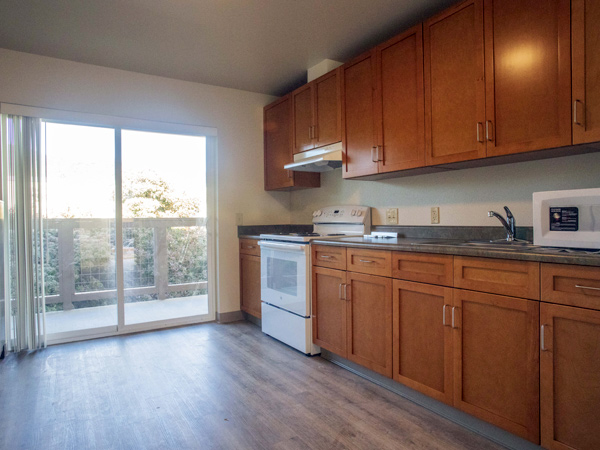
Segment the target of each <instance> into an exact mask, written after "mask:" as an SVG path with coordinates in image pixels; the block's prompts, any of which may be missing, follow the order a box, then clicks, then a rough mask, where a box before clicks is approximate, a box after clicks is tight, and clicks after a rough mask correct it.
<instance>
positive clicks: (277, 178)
mask: <svg viewBox="0 0 600 450" xmlns="http://www.w3.org/2000/svg"><path fill="white" fill-rule="evenodd" d="M264 145H265V148H264V159H265V160H264V163H265V171H264V176H265V190H266V191H272V190H290V189H297V188H307V187H319V186H320V180H321V179H320V174H318V173H312V172H294V171H291V170H286V169H284V168H283V166H284V165H285V164H288V163H290V162H292V161H293V157H292V109H291V96H290V95H289V94H288V95H286V96H284V97H282V98H280V99H278V100H276V101H275V102H273V103H271V104H270V105H267V106H265V108H264Z"/></svg>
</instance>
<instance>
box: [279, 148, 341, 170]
mask: <svg viewBox="0 0 600 450" xmlns="http://www.w3.org/2000/svg"><path fill="white" fill-rule="evenodd" d="M339 167H342V143H341V142H336V143H335V144H331V145H327V146H325V147H321V148H318V149H316V150H308V151H306V152H301V153H296V154H295V155H294V162H293V163H290V164H286V165H285V166H283V168H284V169H288V170H295V171H298V172H327V171H329V170H333V169H337V168H339Z"/></svg>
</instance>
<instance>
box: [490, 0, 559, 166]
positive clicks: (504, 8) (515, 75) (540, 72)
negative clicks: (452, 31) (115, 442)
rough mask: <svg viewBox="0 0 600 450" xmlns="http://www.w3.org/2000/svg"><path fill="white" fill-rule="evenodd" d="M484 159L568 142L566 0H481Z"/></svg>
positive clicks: (557, 145)
mask: <svg viewBox="0 0 600 450" xmlns="http://www.w3.org/2000/svg"><path fill="white" fill-rule="evenodd" d="M484 11H485V19H484V28H485V58H486V62H485V64H486V65H485V80H486V98H485V101H486V128H487V129H486V139H487V156H498V155H506V154H509V153H520V152H527V151H531V150H540V149H545V148H552V147H561V146H565V145H570V144H571V69H570V64H571V58H570V50H571V48H570V40H571V36H570V33H571V21H570V15H571V11H570V1H569V0H547V1H544V2H543V4H540V2H539V1H537V0H522V1H514V0H485V4H484Z"/></svg>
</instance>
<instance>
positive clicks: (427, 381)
mask: <svg viewBox="0 0 600 450" xmlns="http://www.w3.org/2000/svg"><path fill="white" fill-rule="evenodd" d="M393 283H394V284H393V317H394V320H393V335H394V337H393V346H392V347H393V366H394V372H393V378H394V380H396V381H399V382H400V383H403V384H405V385H407V386H409V387H411V388H413V389H416V390H417V391H420V392H422V393H424V394H426V395H429V396H430V397H432V398H435V399H436V400H439V401H441V402H444V403H447V404H449V405H452V403H453V395H452V393H453V383H452V376H453V375H452V374H453V372H452V328H451V327H450V324H451V322H450V310H451V308H452V289H451V288H447V287H442V286H432V285H429V284H423V283H413V282H410V281H401V280H394V281H393Z"/></svg>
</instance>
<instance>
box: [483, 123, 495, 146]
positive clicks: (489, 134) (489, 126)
mask: <svg viewBox="0 0 600 450" xmlns="http://www.w3.org/2000/svg"><path fill="white" fill-rule="evenodd" d="M493 128H494V124H493V123H492V121H491V120H486V121H485V138H486V139H487V140H488V141H493V140H494V136H493V134H494V129H493Z"/></svg>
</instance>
